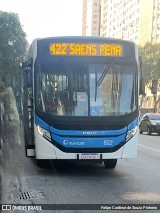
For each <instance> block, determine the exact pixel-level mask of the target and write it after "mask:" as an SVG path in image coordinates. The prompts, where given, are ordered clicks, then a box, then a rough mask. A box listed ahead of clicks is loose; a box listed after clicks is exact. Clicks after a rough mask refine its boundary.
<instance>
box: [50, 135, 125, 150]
mask: <svg viewBox="0 0 160 213" xmlns="http://www.w3.org/2000/svg"><path fill="white" fill-rule="evenodd" d="M51 135H52V140H53V141H55V142H57V143H58V144H60V145H61V146H63V147H65V148H109V147H110V148H112V147H115V146H116V145H118V144H119V143H121V142H124V141H125V136H126V134H122V135H119V136H117V137H103V138H102V137H99V138H95V137H91V138H85V137H75V138H73V137H61V136H58V135H55V134H53V133H52V134H51Z"/></svg>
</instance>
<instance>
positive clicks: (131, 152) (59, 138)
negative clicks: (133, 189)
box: [26, 37, 139, 161]
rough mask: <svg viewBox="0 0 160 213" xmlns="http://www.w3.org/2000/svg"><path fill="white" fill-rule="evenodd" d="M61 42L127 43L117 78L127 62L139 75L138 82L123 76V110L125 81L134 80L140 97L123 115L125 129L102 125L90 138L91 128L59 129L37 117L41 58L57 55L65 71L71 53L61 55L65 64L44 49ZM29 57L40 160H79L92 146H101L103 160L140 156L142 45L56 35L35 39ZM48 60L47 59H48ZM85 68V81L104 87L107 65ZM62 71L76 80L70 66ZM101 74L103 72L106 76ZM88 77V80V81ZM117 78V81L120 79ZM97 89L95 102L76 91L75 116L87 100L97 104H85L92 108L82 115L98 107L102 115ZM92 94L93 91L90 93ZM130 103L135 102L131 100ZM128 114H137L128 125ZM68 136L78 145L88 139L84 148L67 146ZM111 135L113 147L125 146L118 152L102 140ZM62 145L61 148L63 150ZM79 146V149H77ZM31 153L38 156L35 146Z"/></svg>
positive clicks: (125, 42) (136, 92)
mask: <svg viewBox="0 0 160 213" xmlns="http://www.w3.org/2000/svg"><path fill="white" fill-rule="evenodd" d="M81 39H82V40H81ZM53 42H54V43H53ZM57 42H59V45H60V44H61V45H63V43H65V42H66V44H67V43H68V44H71V43H75V44H76V43H77V44H78V43H79V44H82V43H84V44H87V43H90V44H91V45H93V46H94V45H95V44H98V45H99V44H101V43H102V44H105V43H107V42H108V43H110V44H114V46H115V44H117V43H118V42H119V44H121V45H122V46H123V45H124V46H125V45H126V48H125V49H124V60H123V61H122V64H121V63H120V64H118V65H117V66H115V67H114V69H113V71H115V73H116V74H115V76H116V77H117V79H116V80H117V81H118V74H117V73H118V71H117V70H119V73H120V74H121V71H122V70H123V69H122V68H124V67H123V66H124V65H125V66H127V63H131V64H130V65H132V66H134V69H135V70H136V71H135V74H134V75H135V76H134V82H132V81H133V79H132V77H128V75H122V77H121V78H122V79H121V81H123V83H122V88H121V92H122V93H123V94H125V96H124V95H123V97H122V98H121V99H120V106H121V109H123V107H125V106H124V103H126V102H127V101H126V97H127V96H128V93H127V90H126V84H125V83H126V82H127V81H128V82H130V81H131V82H132V84H133V86H134V87H133V88H134V92H133V95H135V94H136V95H135V97H136V98H135V97H134V98H133V100H132V101H134V102H135V108H134V109H132V110H131V111H129V112H127V113H126V118H125V114H123V116H124V124H125V125H124V127H123V128H120V129H117V128H116V127H115V126H114V129H110V130H106V129H107V128H106V129H105V128H103V127H102V128H101V126H100V129H98V131H95V129H93V130H92V129H89V131H90V132H92V133H95V132H96V135H93V137H92V135H88V138H87V136H86V135H85V134H84V133H83V132H85V131H86V132H87V133H88V132H89V131H88V129H83V130H81V129H76V128H75V127H73V128H70V129H65V128H64V129H58V128H55V126H54V124H52V123H49V122H48V121H47V120H46V121H45V118H44V121H43V118H37V117H36V113H37V111H36V110H37V107H36V96H37V93H36V92H37V91H38V89H37V88H36V87H37V84H38V83H37V82H38V81H37V80H36V79H37V75H36V73H37V72H40V70H41V69H40V68H37V67H38V66H39V67H40V62H41V61H43V62H44V61H45V60H46V59H48V60H51V58H53V57H55V58H54V59H55V64H56V67H58V68H59V70H61V69H62V68H63V69H64V68H65V67H66V61H67V60H66V59H67V56H66V59H65V60H64V61H63V60H62V59H63V56H62V55H61V56H60V57H61V63H59V61H58V60H57V59H56V58H57V57H59V56H58V55H56V54H51V52H50V53H49V52H47V53H45V51H46V50H47V49H46V50H45V48H44V47H46V46H45V45H48V50H47V51H49V45H55V44H56V43H57ZM85 46H87V45H85ZM77 47H78V46H77ZM130 49H131V52H130V51H129V50H130ZM50 50H51V48H50ZM127 53H129V55H127ZM43 54H44V56H45V57H44V58H43ZM79 56H80V57H83V55H78V54H77V56H76V54H75V58H76V57H77V58H78V57H79ZM86 56H87V55H86ZM97 56H98V55H97ZM29 57H31V58H32V59H33V66H32V94H33V108H32V110H33V115H34V116H33V117H34V118H33V120H34V140H33V141H34V142H33V143H32V145H33V146H35V157H36V159H37V160H38V159H75V160H76V159H77V160H78V159H80V156H81V155H85V154H86V155H87V154H94V152H88V151H89V150H90V148H91V149H92V148H93V149H94V150H96V149H97V150H98V149H99V148H100V149H101V152H98V151H97V152H95V153H96V154H98V156H100V160H101V161H103V160H106V159H122V158H123V159H127V158H136V156H137V143H138V121H137V120H138V118H137V115H136V113H137V112H138V87H139V85H138V84H139V81H138V75H139V74H138V48H137V45H136V44H134V43H133V42H127V41H122V40H120V39H109V38H100V37H97V38H92V37H88V38H87V37H59V38H56V37H55V38H48V39H47V38H46V39H36V40H34V42H33V43H32V45H31V48H30V51H29ZM87 57H90V58H91V56H87ZM87 57H85V58H84V59H86V58H87ZM102 57H103V56H102ZM102 57H99V60H100V61H99V63H100V64H101V63H102V62H101V61H102V60H101V59H100V58H102ZM112 57H113V58H114V59H115V58H116V56H114V55H113V56H112ZM122 57H123V52H122ZM64 58H65V57H64ZM70 58H71V60H73V61H74V60H75V59H74V58H72V56H71V55H69V56H68V59H69V60H70ZM95 58H96V55H95ZM107 58H109V57H108V56H106V60H107ZM118 58H120V57H117V61H118V60H119V59H118ZM56 60H57V62H56ZM120 60H121V59H120ZM84 61H85V60H84ZM86 61H87V59H86ZM46 62H47V60H46ZM84 63H89V62H84ZM106 63H108V62H106ZM113 63H114V62H113V61H112V62H110V66H112V64H113ZM118 63H119V62H118ZM37 64H38V66H37ZM47 66H49V65H48V64H47ZM47 66H46V67H47ZM67 66H68V65H67ZM96 67H97V68H96V69H98V66H96ZM128 67H129V66H128ZM125 68H126V67H125ZM85 69H88V76H87V78H84V79H83V81H84V82H88V84H90V85H92V86H93V83H95V82H96V83H97V88H98V87H99V86H100V85H101V87H102V84H101V83H102V81H103V79H104V77H106V71H105V69H106V67H105V69H104V72H103V73H102V72H101V73H100V72H98V71H97V70H96V69H95V71H94V72H93V71H92V66H91V65H88V68H86V66H84V70H85ZM99 69H100V70H102V69H101V68H99ZM128 69H129V68H128ZM130 69H131V68H130ZM134 69H131V70H132V71H134ZM66 70H67V69H66ZM84 70H82V71H83V72H84ZM43 74H45V72H44V73H43ZM56 74H57V75H58V72H55V76H56ZM62 74H63V75H66V76H67V77H68V79H69V77H70V79H69V80H70V81H72V80H73V79H72V78H73V76H72V73H71V70H70V69H68V71H67V72H66V71H65V72H64V73H63V72H62V73H61V75H62ZM100 74H102V76H101V75H100ZM84 76H85V72H84ZM97 76H99V77H100V78H99V80H98V79H97V80H95V79H96V78H97ZM126 76H127V77H126ZM44 77H45V78H46V76H45V75H44ZM52 77H54V76H52ZM80 77H81V76H80ZM80 77H79V78H78V74H77V79H80ZM47 78H48V77H47ZM47 78H46V79H47ZM86 79H88V80H87V81H85V80H86ZM101 79H102V80H101ZM112 80H113V79H112ZM114 80H115V79H114ZM116 80H115V82H116ZM55 82H56V80H55ZM77 82H78V81H77ZM84 82H83V83H84ZM73 83H74V81H73V82H72V84H73ZM107 83H108V81H107ZM119 84H120V80H119ZM46 85H47V84H46ZM39 86H40V83H39ZM73 86H74V84H73V85H72V87H73ZM79 87H80V85H79ZM103 87H105V85H103ZM55 88H56V84H55ZM99 88H100V87H99ZM99 88H98V89H99ZM133 88H132V89H133ZM72 89H73V88H72ZM98 89H97V90H98ZM112 89H113V91H114V92H115V90H114V86H113V87H112ZM26 90H28V88H27V89H26ZM90 90H91V88H89V89H88V91H90ZM99 90H100V89H99ZM55 91H56V90H55ZM93 91H94V97H92V99H93V98H94V100H92V101H91V97H89V96H87V93H86V92H81V91H80V90H78V92H77V91H76V93H75V94H76V95H77V96H76V97H78V98H77V99H75V98H73V100H74V99H75V100H74V102H76V101H77V100H78V102H77V105H76V107H77V111H78V113H77V111H76V110H75V112H74V113H75V116H79V111H80V109H81V108H82V107H81V105H82V104H83V105H84V102H86V103H87V104H88V103H89V104H90V105H91V106H92V105H93V106H94V107H93V106H92V107H91V106H90V107H88V108H85V106H84V109H85V110H88V114H85V113H82V112H81V114H80V115H81V116H86V117H87V116H88V117H93V114H92V113H91V112H92V111H94V110H97V111H96V113H97V115H100V112H99V111H98V110H99V108H100V107H99V108H98V107H97V105H96V103H95V102H96V101H95V100H96V99H97V102H98V101H99V102H98V104H99V105H100V106H101V105H102V104H101V99H98V95H97V91H96V90H93ZM100 91H101V90H100ZM109 91H112V90H111V89H110V90H109ZM128 91H129V90H128ZM129 93H130V94H131V92H129ZM40 94H41V93H40ZM65 94H66V93H65ZM88 94H89V92H88ZM62 95H63V96H62ZM82 95H85V99H84V100H82V98H81V99H80V96H82ZM37 97H39V96H37ZM61 97H62V98H64V97H65V96H64V94H62V93H61ZM73 97H74V95H73ZM115 97H118V94H117V93H115V94H114V98H115ZM40 98H41V99H43V98H42V97H41V96H40ZM131 98H132V97H131ZM37 100H38V99H37ZM87 101H88V102H87ZM129 101H130V99H129ZM113 102H114V100H113ZM129 103H130V104H132V102H131V101H130V102H129ZM89 104H88V106H89ZM42 105H43V101H42ZM99 105H98V106H99ZM78 106H80V109H78ZM44 109H45V107H44ZM66 109H67V107H66ZM93 109H94V110H93ZM89 110H90V112H89ZM66 111H67V110H66ZM44 112H45V110H42V113H44ZM112 112H114V109H112ZM72 113H73V112H72ZM76 113H77V114H76ZM127 114H128V115H129V114H133V115H134V116H133V117H134V119H130V121H128V123H127V124H126V120H127V116H128V115H127ZM55 115H56V116H57V115H58V114H55ZM59 115H61V116H62V115H64V117H65V116H66V115H67V114H59ZM59 115H58V117H59V118H58V119H61V116H59ZM44 116H45V113H44ZM56 116H55V117H56ZM105 116H106V117H107V116H108V114H107V115H104V116H102V117H105ZM109 116H110V115H109ZM62 117H63V116H62ZM99 117H100V116H99ZM41 119H42V120H41ZM51 119H53V120H54V117H51ZM56 119H57V118H56ZM114 119H115V121H117V120H118V119H117V120H116V116H115V118H114ZM67 122H68V123H67V125H70V120H69V119H68V121H67ZM109 122H110V121H109ZM113 123H114V122H112V125H113ZM121 123H123V122H121ZM88 125H89V122H88ZM37 126H40V128H44V130H46V131H48V132H49V133H50V134H51V139H50V141H49V140H48V139H46V138H45V137H44V135H41V134H40V133H39V131H38V129H37ZM134 127H137V130H136V134H135V135H133V136H132V137H131V138H130V139H129V141H127V142H126V135H127V131H129V130H132V128H134ZM74 128H75V129H74ZM91 128H92V127H91ZM87 133H86V134H87ZM83 134H84V135H83ZM67 137H68V138H69V139H68V141H69V140H70V141H71V143H70V144H74V141H75V142H77V141H78V140H80V141H81V140H82V141H83V140H84V144H85V146H84V147H83V145H82V146H81V147H78V146H79V144H78V143H77V145H76V146H75V145H73V146H70V144H67V145H66V144H65V142H64V141H65V140H66V141H67ZM109 137H110V138H111V139H112V138H113V140H115V141H114V143H113V144H112V146H111V148H112V147H113V148H114V146H116V145H118V144H121V146H119V148H117V149H116V151H114V149H113V150H112V151H108V150H107V149H105V148H110V147H108V145H107V146H106V147H105V146H104V142H103V141H101V140H105V138H106V140H109ZM116 137H117V138H116ZM54 138H55V142H56V143H57V144H58V145H59V146H58V145H57V144H56V143H54ZM89 140H91V141H92V140H93V144H92V146H91V147H89V145H88V144H89ZM68 141H67V143H68ZM101 142H102V143H101ZM100 143H101V145H100ZM65 145H66V147H65ZM60 146H61V147H60ZM58 147H60V148H61V150H60V148H58ZM63 148H66V150H67V151H66V152H65V151H64V150H65V149H63ZM70 148H71V151H70V150H69V149H70ZM81 148H82V149H83V148H84V150H83V152H82V150H81ZM76 149H77V151H76ZM85 149H86V150H87V152H86V153H85ZM102 149H104V150H102ZM62 150H63V151H62ZM72 150H74V151H73V152H74V153H73V152H72ZM106 150H107V151H106ZM81 152H82V153H81ZM28 153H30V154H29V155H31V156H33V155H34V148H33V149H31V150H30V151H28Z"/></svg>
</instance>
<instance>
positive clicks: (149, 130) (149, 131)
mask: <svg viewBox="0 0 160 213" xmlns="http://www.w3.org/2000/svg"><path fill="white" fill-rule="evenodd" d="M147 133H148V135H151V133H152V132H151V129H150V128H149V127H148V130H147Z"/></svg>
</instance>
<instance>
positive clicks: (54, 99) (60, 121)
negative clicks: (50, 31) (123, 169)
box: [22, 36, 141, 169]
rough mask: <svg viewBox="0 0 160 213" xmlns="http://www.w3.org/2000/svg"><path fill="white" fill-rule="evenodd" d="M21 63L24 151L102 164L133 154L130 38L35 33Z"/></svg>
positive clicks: (135, 92)
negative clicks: (41, 36)
mask: <svg viewBox="0 0 160 213" xmlns="http://www.w3.org/2000/svg"><path fill="white" fill-rule="evenodd" d="M22 65H23V66H22V67H23V80H24V81H23V125H24V137H25V149H26V156H27V157H35V159H36V162H37V165H38V166H42V165H44V162H46V161H47V160H65V161H66V160H77V161H81V162H82V161H83V162H84V161H86V162H87V160H90V161H92V162H97V161H99V162H101V163H103V164H104V166H105V168H109V169H113V168H115V167H116V164H117V160H118V159H128V158H136V156H137V142H138V123H139V106H138V97H139V79H140V76H141V74H140V69H139V56H138V48H137V46H136V44H135V43H134V42H129V41H124V40H121V39H114V38H104V37H87V36H86V37H83V36H67V37H65V36H64V37H52V38H42V39H35V40H34V41H33V42H32V44H31V46H30V49H29V51H28V56H27V58H26V60H25V62H23V63H22Z"/></svg>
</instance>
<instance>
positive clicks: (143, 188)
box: [1, 130, 160, 213]
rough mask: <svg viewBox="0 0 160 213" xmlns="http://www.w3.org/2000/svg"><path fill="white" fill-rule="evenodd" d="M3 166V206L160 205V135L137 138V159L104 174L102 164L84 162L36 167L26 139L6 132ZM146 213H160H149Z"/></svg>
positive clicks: (75, 211) (120, 163)
mask: <svg viewBox="0 0 160 213" xmlns="http://www.w3.org/2000/svg"><path fill="white" fill-rule="evenodd" d="M1 161H2V203H6V204H10V203H12V204H25V205H26V204H30V205H32V204H35V205H36V204H106V205H110V204H113V205H115V204H119V205H120V204H125V205H128V204H131V205H132V206H134V205H136V204H143V205H147V206H149V205H151V204H160V136H157V135H156V134H155V135H151V136H148V135H147V134H144V135H139V145H138V157H137V158H136V159H131V160H118V163H117V167H116V169H114V170H106V169H105V167H104V165H103V164H92V163H83V162H79V163H74V162H68V163H62V164H60V163H59V164H55V163H54V162H52V161H51V162H49V166H48V168H44V169H41V168H38V167H37V166H36V164H35V160H34V159H32V158H26V157H25V152H24V148H23V137H22V136H20V137H19V135H18V132H17V130H16V131H15V132H12V134H9V132H8V140H7V141H6V143H5V144H3V145H2V153H1ZM4 212H28V211H4ZM30 212H43V211H30ZM45 212H53V211H45ZM54 212H74V213H77V212H82V211H80V210H72V211H71V210H69V211H65V210H63V211H56V210H55V211H54ZM83 212H89V211H87V210H86V211H83ZM92 212H100V211H97V210H93V211H92ZM103 212H108V211H107V210H106V211H103ZM111 212H116V213H118V212H122V211H121V210H115V211H114V210H112V211H111ZM125 212H135V210H126V211H125ZM136 212H139V210H138V211H136ZM147 212H158V211H152V210H147Z"/></svg>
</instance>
